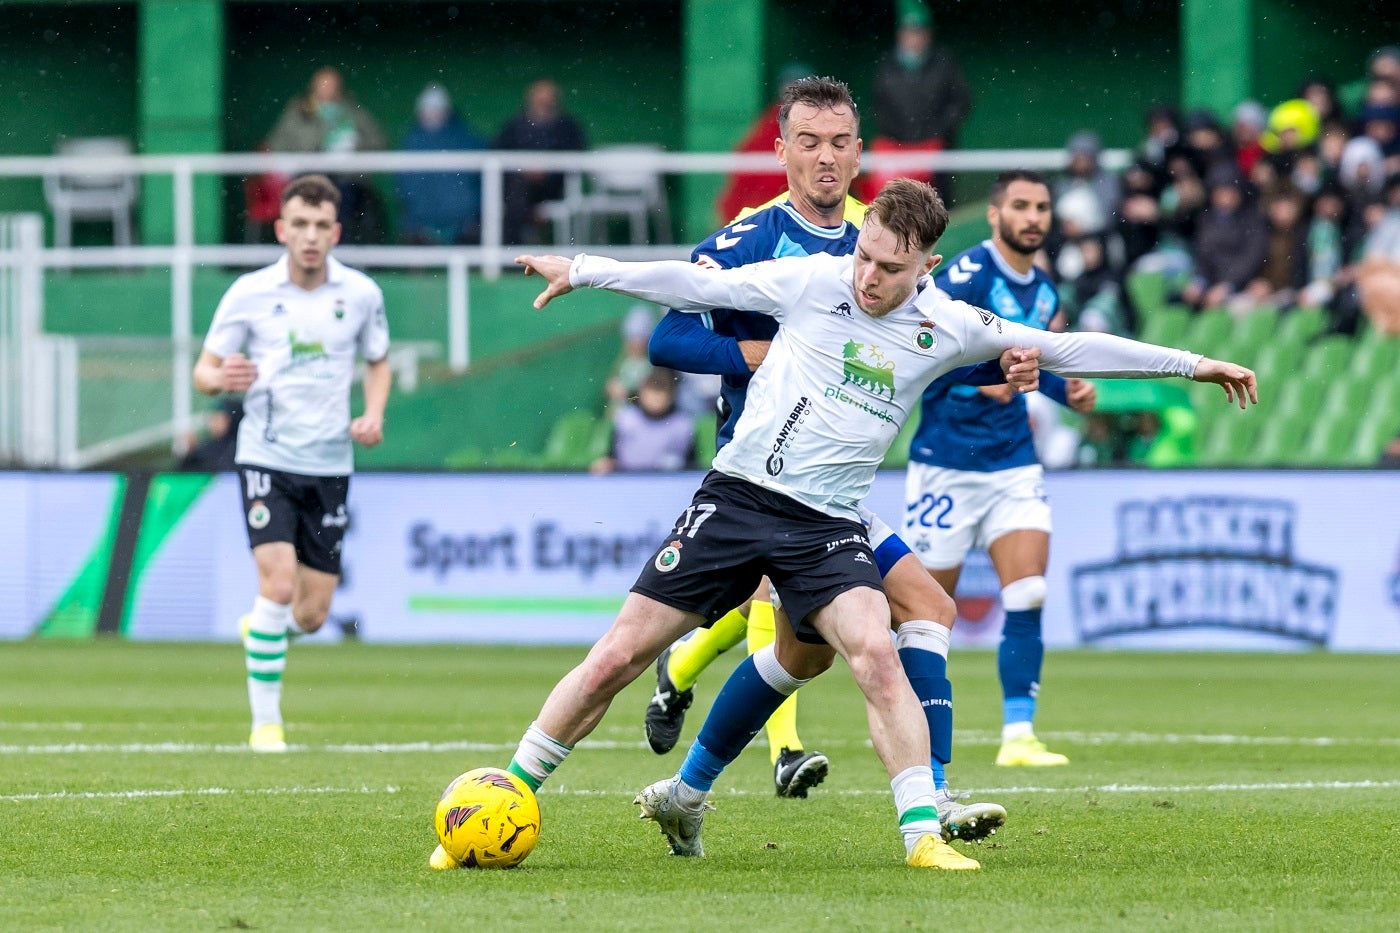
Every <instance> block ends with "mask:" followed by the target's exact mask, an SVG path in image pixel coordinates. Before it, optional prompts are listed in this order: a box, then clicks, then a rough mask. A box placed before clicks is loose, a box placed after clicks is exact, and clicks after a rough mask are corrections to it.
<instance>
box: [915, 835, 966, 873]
mask: <svg viewBox="0 0 1400 933" xmlns="http://www.w3.org/2000/svg"><path fill="white" fill-rule="evenodd" d="M904 864H906V865H908V866H909V867H910V868H939V869H942V870H943V871H977V870H978V869H979V868H981V867H982V863H981V862H979V861H977V859H975V858H968V857H967V856H966V855H963V854H962V853H961V852H959V851H958V850H957V849H955V848H953V847H952V846H950V845H948V843H946V842H944V841H943V840H942V839H940V838H938V836H936V835H934V834H933V833H926V834H925V835H923V836H920V837H919V841H918V842H916V843H914V851H913V852H910V853H909V857H908V858H907V859H905V860H904Z"/></svg>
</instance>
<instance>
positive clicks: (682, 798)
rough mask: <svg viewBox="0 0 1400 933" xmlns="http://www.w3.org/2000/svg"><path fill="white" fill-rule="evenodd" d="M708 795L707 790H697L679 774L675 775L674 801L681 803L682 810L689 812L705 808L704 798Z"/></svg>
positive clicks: (696, 811) (697, 811)
mask: <svg viewBox="0 0 1400 933" xmlns="http://www.w3.org/2000/svg"><path fill="white" fill-rule="evenodd" d="M708 796H710V792H709V791H707V790H697V789H695V788H694V787H691V786H690V785H689V784H687V783H686V782H685V781H683V780H681V777H680V775H679V774H678V775H676V803H678V804H680V805H681V809H682V810H686V811H689V812H691V813H699V812H700V811H701V810H703V809H705V798H706V797H708Z"/></svg>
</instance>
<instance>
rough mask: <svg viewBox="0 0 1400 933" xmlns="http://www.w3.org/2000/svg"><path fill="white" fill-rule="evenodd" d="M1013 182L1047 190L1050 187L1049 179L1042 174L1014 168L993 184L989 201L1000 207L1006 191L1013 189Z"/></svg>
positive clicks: (1003, 173)
mask: <svg viewBox="0 0 1400 933" xmlns="http://www.w3.org/2000/svg"><path fill="white" fill-rule="evenodd" d="M1013 181H1028V182H1030V183H1031V184H1033V185H1044V186H1045V187H1046V189H1049V187H1050V181H1049V179H1047V178H1046V177H1045V176H1044V175H1042V174H1041V173H1040V172H1037V171H1033V170H1031V169H1028V168H1013V169H1010V170H1009V171H1005V172H1002V173H1001V174H999V175H997V179H996V181H994V182H992V193H991V194H990V195H988V196H987V200H988V201H990V202H991V203H993V204H995V205H997V206H998V207H1000V206H1001V202H1002V200H1003V199H1004V198H1005V197H1006V189H1007V188H1010V187H1011V183H1012V182H1013Z"/></svg>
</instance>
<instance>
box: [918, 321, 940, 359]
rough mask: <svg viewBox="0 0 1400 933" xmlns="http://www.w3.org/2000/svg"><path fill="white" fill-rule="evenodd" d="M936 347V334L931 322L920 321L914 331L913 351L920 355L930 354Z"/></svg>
mask: <svg viewBox="0 0 1400 933" xmlns="http://www.w3.org/2000/svg"><path fill="white" fill-rule="evenodd" d="M937 346H938V334H937V332H936V331H935V330H934V329H933V322H932V321H920V322H919V326H918V329H916V330H915V331H914V349H916V350H918V351H919V352H920V353H932V352H933V351H934V349H936V348H937Z"/></svg>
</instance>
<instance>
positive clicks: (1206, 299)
mask: <svg viewBox="0 0 1400 933" xmlns="http://www.w3.org/2000/svg"><path fill="white" fill-rule="evenodd" d="M1206 188H1207V190H1208V191H1209V196H1210V206H1209V207H1208V208H1206V210H1205V212H1204V213H1203V214H1202V215H1201V219H1200V222H1199V223H1198V224H1197V225H1196V235H1195V237H1194V238H1193V239H1192V244H1191V255H1192V258H1193V260H1194V261H1195V266H1196V272H1195V275H1194V276H1193V277H1192V278H1191V281H1190V282H1188V283H1187V284H1186V287H1185V288H1184V289H1183V290H1182V293H1181V297H1182V300H1183V301H1185V302H1186V303H1187V304H1189V305H1191V306H1192V307H1194V308H1196V309H1197V310H1201V309H1204V308H1220V307H1224V306H1225V304H1226V303H1227V302H1228V301H1229V300H1230V299H1231V298H1232V297H1234V296H1235V295H1236V294H1238V293H1239V292H1240V291H1241V290H1242V289H1243V288H1244V287H1245V285H1247V284H1248V283H1249V282H1250V281H1251V280H1252V279H1254V278H1255V277H1256V276H1257V275H1258V274H1259V270H1260V269H1262V268H1263V266H1264V259H1265V256H1266V254H1267V252H1268V247H1269V232H1268V227H1267V225H1266V224H1265V222H1264V218H1263V217H1261V216H1260V215H1259V212H1258V211H1257V210H1256V209H1255V208H1254V205H1253V204H1251V203H1250V202H1249V200H1248V199H1247V197H1246V191H1245V187H1244V180H1243V179H1242V178H1240V175H1239V172H1238V170H1237V169H1236V168H1235V166H1233V165H1229V164H1226V165H1217V166H1216V167H1215V168H1213V169H1211V172H1210V175H1209V176H1208V177H1207V178H1206Z"/></svg>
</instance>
